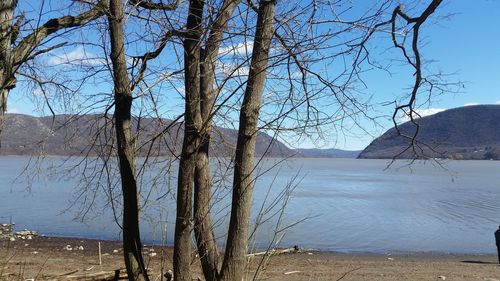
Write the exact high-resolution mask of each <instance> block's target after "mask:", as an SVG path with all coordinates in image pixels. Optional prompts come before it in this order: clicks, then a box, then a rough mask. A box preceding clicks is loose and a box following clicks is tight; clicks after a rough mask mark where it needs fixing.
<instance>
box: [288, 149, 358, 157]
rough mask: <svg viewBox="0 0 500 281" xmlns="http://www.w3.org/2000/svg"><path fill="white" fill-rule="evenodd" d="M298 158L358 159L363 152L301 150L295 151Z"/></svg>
mask: <svg viewBox="0 0 500 281" xmlns="http://www.w3.org/2000/svg"><path fill="white" fill-rule="evenodd" d="M295 152H296V157H308V158H356V157H358V155H359V153H360V152H361V151H354V150H353V151H351V150H341V149H335V148H330V149H317V148H299V149H295Z"/></svg>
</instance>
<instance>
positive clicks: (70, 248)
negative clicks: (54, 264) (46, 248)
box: [64, 245, 73, 251]
mask: <svg viewBox="0 0 500 281" xmlns="http://www.w3.org/2000/svg"><path fill="white" fill-rule="evenodd" d="M64 250H66V251H72V250H73V248H72V247H71V245H66V247H64Z"/></svg>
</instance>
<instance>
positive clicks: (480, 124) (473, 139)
mask: <svg viewBox="0 0 500 281" xmlns="http://www.w3.org/2000/svg"><path fill="white" fill-rule="evenodd" d="M416 123H417V124H418V126H419V133H418V136H417V138H416V141H417V142H416V144H417V145H416V146H414V147H413V148H414V149H413V148H409V147H410V139H408V138H404V137H402V136H400V135H398V133H397V131H396V129H395V128H392V129H390V130H388V131H387V132H385V133H384V134H383V135H382V136H380V137H378V138H377V139H375V140H374V141H373V142H372V143H371V144H370V145H369V146H367V147H366V148H365V149H364V150H363V151H362V152H361V153H360V154H359V157H358V158H394V157H396V156H397V158H424V159H425V158H449V159H495V160H499V159H500V105H476V106H466V107H460V108H454V109H449V110H446V111H442V112H440V113H437V114H434V115H431V116H426V117H423V118H420V119H418V120H417V122H416ZM398 127H399V130H400V131H401V133H402V134H404V135H410V136H412V135H413V134H414V132H415V128H416V127H415V126H414V124H412V123H410V122H406V123H404V124H402V125H400V126H398ZM408 148H409V149H408Z"/></svg>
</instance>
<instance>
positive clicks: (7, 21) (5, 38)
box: [0, 0, 17, 135]
mask: <svg viewBox="0 0 500 281" xmlns="http://www.w3.org/2000/svg"><path fill="white" fill-rule="evenodd" d="M16 5H17V0H3V1H1V2H0V135H1V134H2V129H3V123H4V117H5V112H6V111H7V97H8V95H9V91H10V89H12V88H13V87H14V85H15V79H13V78H14V76H13V73H12V71H13V60H12V49H11V43H12V21H13V16H14V10H15V8H16Z"/></svg>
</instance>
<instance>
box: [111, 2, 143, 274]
mask: <svg viewBox="0 0 500 281" xmlns="http://www.w3.org/2000/svg"><path fill="white" fill-rule="evenodd" d="M123 20H124V16H123V4H122V1H121V0H111V2H110V9H109V15H108V22H109V34H110V40H111V61H112V64H113V82H114V99H115V113H114V120H115V130H116V141H117V149H118V158H119V164H120V176H121V184H122V193H123V226H122V227H123V255H124V260H125V267H126V268H127V275H128V278H129V280H148V276H147V273H146V269H145V265H144V261H143V258H142V243H141V238H140V231H139V202H138V199H137V181H136V174H135V172H136V171H135V144H134V139H133V136H132V129H131V107H132V93H131V89H130V79H129V77H128V72H127V65H126V60H125V45H124V35H123Z"/></svg>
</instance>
